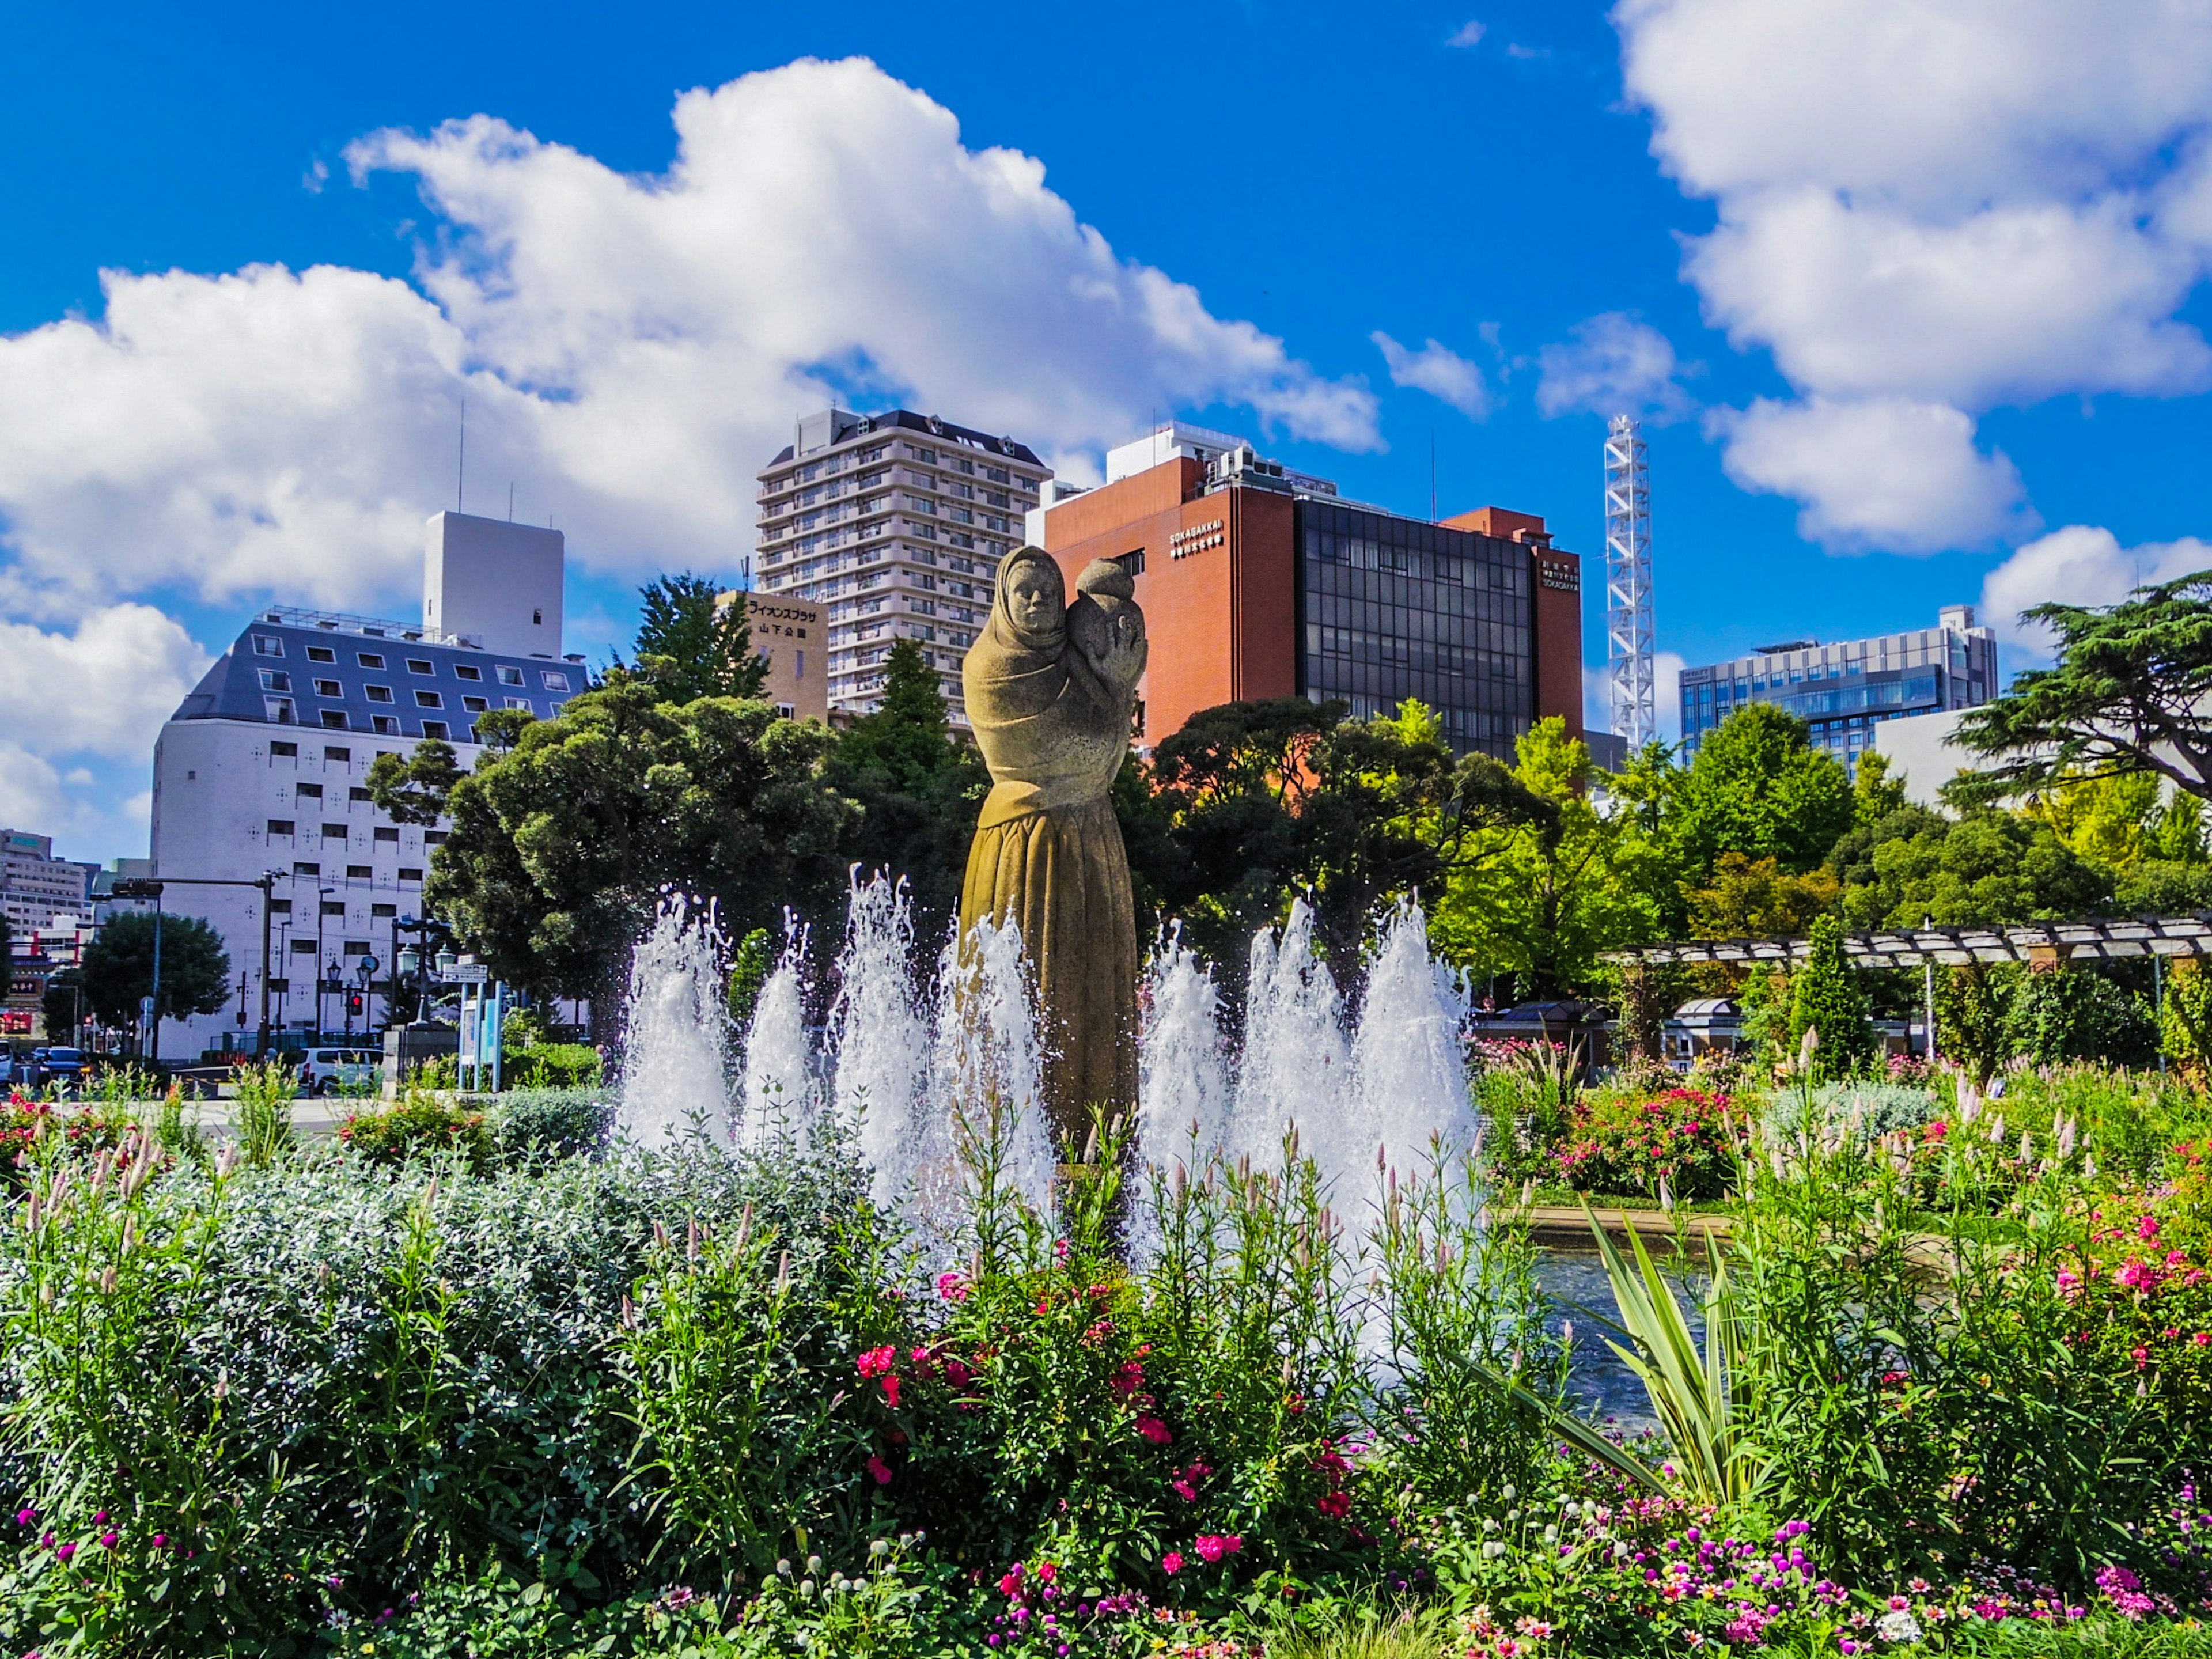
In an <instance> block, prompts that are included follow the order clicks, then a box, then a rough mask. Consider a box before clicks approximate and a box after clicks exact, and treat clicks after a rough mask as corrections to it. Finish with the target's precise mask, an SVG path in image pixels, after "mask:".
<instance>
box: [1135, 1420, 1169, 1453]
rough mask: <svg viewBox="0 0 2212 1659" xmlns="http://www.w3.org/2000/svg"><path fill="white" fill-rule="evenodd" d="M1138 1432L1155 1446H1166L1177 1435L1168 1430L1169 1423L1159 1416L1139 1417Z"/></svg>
mask: <svg viewBox="0 0 2212 1659" xmlns="http://www.w3.org/2000/svg"><path fill="white" fill-rule="evenodd" d="M1137 1432H1138V1433H1139V1434H1141V1435H1142V1436H1144V1437H1145V1438H1146V1439H1147V1440H1149V1441H1151V1442H1152V1443H1153V1444H1154V1445H1155V1446H1164V1445H1166V1444H1167V1443H1168V1442H1169V1441H1170V1440H1172V1439H1174V1438H1175V1436H1173V1435H1172V1434H1170V1433H1169V1432H1168V1425H1166V1424H1164V1423H1163V1422H1161V1421H1160V1419H1158V1418H1157V1417H1151V1416H1144V1417H1139V1419H1137Z"/></svg>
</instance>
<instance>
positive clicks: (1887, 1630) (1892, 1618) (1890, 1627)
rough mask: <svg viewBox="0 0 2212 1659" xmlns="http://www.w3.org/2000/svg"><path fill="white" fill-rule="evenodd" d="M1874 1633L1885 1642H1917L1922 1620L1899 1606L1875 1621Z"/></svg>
mask: <svg viewBox="0 0 2212 1659" xmlns="http://www.w3.org/2000/svg"><path fill="white" fill-rule="evenodd" d="M1874 1633H1875V1635H1877V1636H1879V1637H1880V1638H1881V1639H1882V1640H1883V1641H1885V1642H1917V1641H1918V1640H1919V1639H1920V1621H1919V1620H1917V1619H1915V1618H1914V1617H1913V1616H1912V1615H1911V1613H1907V1612H1905V1609H1904V1608H1902V1607H1899V1609H1897V1611H1895V1612H1894V1613H1884V1614H1882V1616H1881V1618H1879V1619H1877V1620H1875V1621H1874Z"/></svg>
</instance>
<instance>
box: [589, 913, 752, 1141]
mask: <svg viewBox="0 0 2212 1659" xmlns="http://www.w3.org/2000/svg"><path fill="white" fill-rule="evenodd" d="M728 1028H729V1009H728V1005H727V1003H726V1000H724V993H723V987H722V936H721V929H720V927H719V926H718V925H717V924H716V921H715V919H714V908H713V907H712V906H711V905H708V906H701V905H698V904H696V903H695V902H693V901H692V900H691V899H690V897H689V896H686V895H684V894H682V893H677V892H668V893H665V894H663V895H662V896H661V900H660V907H659V911H658V912H657V914H656V915H654V917H653V927H652V930H651V931H650V932H649V933H647V934H646V936H645V937H644V938H643V939H640V940H639V941H638V945H637V950H636V951H635V954H633V956H632V957H631V958H630V967H629V1029H628V1030H627V1031H626V1033H625V1035H624V1041H623V1080H622V1103H621V1105H620V1107H619V1108H618V1109H617V1113H616V1118H615V1125H616V1131H617V1133H619V1134H622V1135H623V1136H625V1137H627V1138H628V1139H631V1140H634V1141H636V1142H638V1143H639V1144H640V1145H642V1146H665V1145H671V1144H673V1143H674V1142H675V1141H677V1140H678V1139H682V1138H683V1137H684V1136H685V1135H687V1134H689V1133H692V1131H693V1129H694V1128H695V1127H696V1128H699V1129H702V1130H703V1131H704V1132H705V1133H708V1135H710V1136H712V1137H713V1138H714V1141H715V1143H716V1144H717V1145H718V1146H719V1145H720V1144H722V1143H723V1141H724V1139H725V1138H726V1136H727V1134H728V1132H729V1127H730V1103H729V1085H728V1081H727V1078H726V1066H727V1042H728Z"/></svg>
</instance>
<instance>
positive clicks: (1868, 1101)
mask: <svg viewBox="0 0 2212 1659" xmlns="http://www.w3.org/2000/svg"><path fill="white" fill-rule="evenodd" d="M1941 1106H1942V1102H1941V1101H1940V1100H1939V1099H1938V1097H1936V1094H1935V1093H1934V1092H1933V1091H1930V1090H1929V1088H1928V1087H1926V1086H1925V1085H1918V1084H1910V1083H1873V1082H1858V1081H1854V1080H1850V1079H1845V1080H1841V1081H1836V1082H1829V1083H1822V1084H1819V1085H1815V1086H1814V1087H1813V1088H1812V1089H1810V1090H1809V1091H1808V1090H1805V1089H1802V1088H1799V1089H1784V1090H1778V1091H1776V1092H1775V1095H1774V1098H1773V1100H1772V1102H1771V1104H1770V1105H1769V1106H1768V1108H1767V1109H1766V1112H1765V1116H1764V1118H1763V1120H1762V1127H1764V1128H1765V1132H1766V1133H1767V1135H1768V1137H1769V1138H1770V1139H1780V1140H1782V1141H1784V1142H1794V1141H1795V1140H1796V1139H1797V1138H1798V1137H1799V1136H1800V1135H1801V1134H1809V1135H1811V1136H1813V1137H1814V1139H1823V1138H1826V1134H1827V1133H1828V1132H1829V1131H1831V1130H1835V1131H1840V1132H1843V1133H1849V1134H1851V1135H1855V1136H1857V1138H1858V1139H1861V1140H1878V1139H1881V1137H1882V1136H1884V1135H1888V1134H1894V1133H1897V1132H1898V1131H1899V1130H1900V1129H1918V1128H1920V1127H1922V1126H1923V1125H1924V1124H1926V1123H1927V1122H1928V1121H1929V1119H1931V1118H1933V1117H1935V1116H1936V1114H1937V1112H1938V1110H1939V1109H1940V1108H1941Z"/></svg>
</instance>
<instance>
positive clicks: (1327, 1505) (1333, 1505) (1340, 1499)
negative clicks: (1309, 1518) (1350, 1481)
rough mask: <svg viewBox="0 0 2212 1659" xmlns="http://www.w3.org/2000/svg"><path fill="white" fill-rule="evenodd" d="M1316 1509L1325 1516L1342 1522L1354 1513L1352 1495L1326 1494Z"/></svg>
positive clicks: (1323, 1494)
mask: <svg viewBox="0 0 2212 1659" xmlns="http://www.w3.org/2000/svg"><path fill="white" fill-rule="evenodd" d="M1314 1507H1315V1508H1316V1509H1317V1510H1320V1511H1321V1512H1322V1514H1323V1515H1326V1516H1331V1517H1333V1518H1334V1519H1336V1520H1339V1521H1341V1520H1343V1519H1344V1517H1345V1516H1347V1515H1349V1514H1351V1513H1352V1494H1351V1493H1350V1492H1323V1493H1322V1495H1321V1501H1320V1502H1319V1503H1318V1504H1315V1505H1314Z"/></svg>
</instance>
